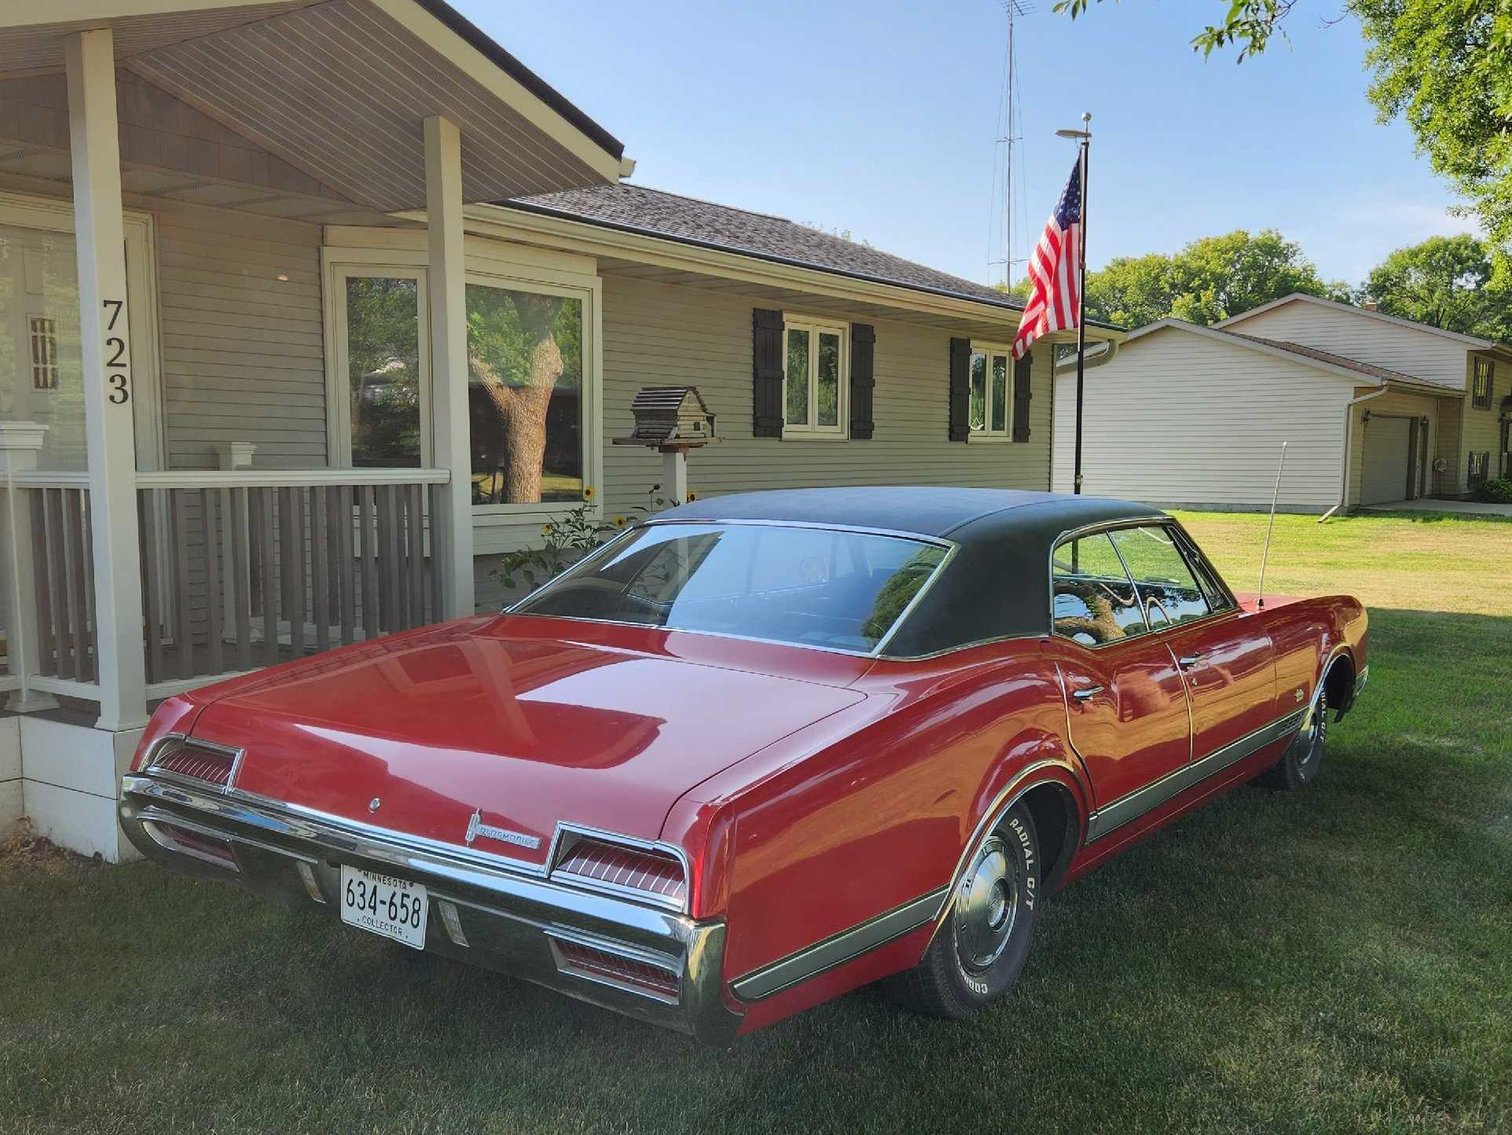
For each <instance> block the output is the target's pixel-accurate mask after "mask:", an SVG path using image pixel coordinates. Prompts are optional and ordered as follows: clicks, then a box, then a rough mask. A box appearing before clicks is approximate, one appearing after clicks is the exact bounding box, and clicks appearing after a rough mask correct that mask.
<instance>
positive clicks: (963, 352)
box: [950, 339, 971, 441]
mask: <svg viewBox="0 0 1512 1135" xmlns="http://www.w3.org/2000/svg"><path fill="white" fill-rule="evenodd" d="M970 436H971V340H970V339H952V340H951V341H950V440H951V441H965V440H966V439H967V438H969V437H970Z"/></svg>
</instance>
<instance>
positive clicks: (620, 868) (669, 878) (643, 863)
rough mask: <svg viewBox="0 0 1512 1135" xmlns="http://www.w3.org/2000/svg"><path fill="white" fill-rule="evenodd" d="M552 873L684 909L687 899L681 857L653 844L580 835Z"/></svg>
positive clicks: (684, 873)
mask: <svg viewBox="0 0 1512 1135" xmlns="http://www.w3.org/2000/svg"><path fill="white" fill-rule="evenodd" d="M552 874H553V875H567V876H570V877H571V878H572V879H575V880H579V881H582V882H586V883H590V884H594V885H598V886H602V887H605V888H608V889H613V890H617V891H619V890H623V891H630V892H634V893H636V894H638V895H643V896H645V897H647V898H650V899H653V900H655V901H657V902H661V903H665V904H667V905H668V906H675V907H677V908H678V909H679V910H681V909H682V908H683V907H684V906H685V905H686V903H687V900H688V876H687V872H686V871H685V870H684V869H683V864H682V860H680V859H679V858H678V857H677V856H675V855H673V854H672V853H670V852H667V851H661V850H658V849H656V848H651V847H636V846H631V845H628V844H619V843H610V842H607V841H605V840H601V839H595V838H592V837H588V836H577V837H575V838H574V839H573V840H572V842H571V843H570V844H568V845H567V846H566V849H565V850H564V851H562V852H561V853H560V855H559V858H558V859H557V862H556V866H555V867H554V868H553V870H552Z"/></svg>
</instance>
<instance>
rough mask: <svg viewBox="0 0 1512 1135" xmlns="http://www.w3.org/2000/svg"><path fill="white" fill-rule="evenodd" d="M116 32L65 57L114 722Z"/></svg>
mask: <svg viewBox="0 0 1512 1135" xmlns="http://www.w3.org/2000/svg"><path fill="white" fill-rule="evenodd" d="M113 39H114V37H113V34H112V32H111V30H110V29H109V28H98V29H93V30H90V31H83V32H75V33H74V34H73V35H70V36H69V37H68V50H67V58H66V65H67V71H68V129H69V144H70V148H71V149H72V151H73V198H74V241H75V244H76V245H77V249H78V260H79V323H80V326H79V337H80V341H81V345H82V352H81V353H82V355H83V363H84V434H85V438H86V440H87V442H88V451H89V510H90V533H91V539H92V543H93V545H94V547H93V560H94V588H95V621H96V631H95V634H96V649H97V650H98V652H99V658H98V663H99V680H100V719H99V721H98V722H97V725H98V727H99V728H101V729H109V730H113V731H120V730H124V729H132V728H136V727H138V726H141V725H144V724H145V723H146V721H147V674H146V662H145V659H144V657H143V652H142V579H141V567H140V564H139V552H138V548H137V496H136V432H135V428H134V426H133V423H132V405H131V400H132V397H133V396H134V394H135V390H134V388H133V385H132V375H131V344H130V339H129V335H128V330H127V328H128V326H129V320H128V318H127V311H126V230H125V225H124V224H123V222H122V218H121V154H120V143H119V139H118V137H117V130H118V126H117V120H116V87H115V48H114V42H113Z"/></svg>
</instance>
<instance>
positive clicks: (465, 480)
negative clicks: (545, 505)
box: [425, 115, 473, 619]
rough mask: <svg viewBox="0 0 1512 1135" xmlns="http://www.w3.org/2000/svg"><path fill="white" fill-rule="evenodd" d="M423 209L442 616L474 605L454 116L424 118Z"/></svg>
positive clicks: (458, 142) (459, 176) (457, 149)
mask: <svg viewBox="0 0 1512 1135" xmlns="http://www.w3.org/2000/svg"><path fill="white" fill-rule="evenodd" d="M425 216H426V221H427V223H428V226H429V230H430V232H429V236H430V271H429V274H428V278H427V284H426V286H427V288H428V289H429V292H430V332H431V335H430V350H431V391H432V395H431V403H432V406H433V413H432V415H431V420H432V422H433V423H434V426H435V453H436V464H437V466H439V467H440V468H443V469H448V470H450V471H451V483H450V484H449V485H447V486H446V492H445V493H444V494H443V497H444V500H445V505H444V507H443V508H442V510H441V515H440V516H438V517H435V518H434V519H433V521H432V534H433V536H436V537H439V538H438V539H436V540H435V549H436V551H435V553H434V554H435V556H436V566H437V567H438V569H439V570H441V571H442V581H443V582H442V606H443V607H444V608H445V614H446V617H447V618H452V619H455V618H460V617H462V616H464V615H471V614H472V613H473V524H472V445H471V436H470V435H471V426H470V422H469V416H468V409H467V300H466V287H467V269H466V266H465V265H464V263H463V260H464V255H465V254H464V252H463V247H462V138H461V135H460V134H459V133H458V131H457V126H456V123H454V122H452V121H451V120H450V119H446V118H442V117H440V116H439V115H437V116H432V117H430V118H427V119H426V120H425Z"/></svg>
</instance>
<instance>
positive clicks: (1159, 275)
mask: <svg viewBox="0 0 1512 1135" xmlns="http://www.w3.org/2000/svg"><path fill="white" fill-rule="evenodd" d="M1293 292H1306V293H1307V294H1309V295H1315V296H1327V297H1329V298H1331V299H1348V298H1349V290H1348V288H1347V287H1345V285H1343V284H1329V283H1325V282H1324V280H1323V279H1322V277H1320V276H1319V275H1318V270H1317V268H1316V267H1314V266H1313V263H1312V261H1310V260H1308V259H1307V257H1305V256H1303V255H1302V249H1301V247H1300V246H1299V245H1297V244H1296V243H1295V242H1293V241H1289V240H1287V239H1286V238H1285V237H1283V236H1282V235H1281V234H1280V233H1279V232H1277V231H1276V230H1274V229H1264V230H1262V231H1261V232H1259V233H1255V234H1251V233H1248V232H1246V231H1245V230H1243V229H1236V230H1234V231H1233V232H1231V233H1226V234H1224V235H1223V236H1210V237H1203V238H1202V239H1200V240H1194V241H1193V242H1192V243H1191V244H1189V245H1187V246H1186V247H1185V248H1183V249H1182V250H1181V251H1180V252H1177V253H1174V254H1172V255H1169V256H1167V255H1164V254H1161V253H1151V254H1150V255H1148V256H1132V257H1119V258H1117V259H1115V260H1112V261H1110V262H1109V263H1108V265H1107V267H1105V268H1103V269H1102V270H1100V271H1097V272H1088V273H1087V314H1088V316H1089V317H1091V318H1093V319H1102V320H1106V321H1108V322H1110V323H1117V324H1120V325H1122V326H1125V327H1141V326H1143V325H1144V324H1146V323H1153V322H1155V321H1156V320H1157V319H1165V318H1166V317H1168V316H1174V317H1175V318H1177V319H1184V320H1186V321H1188V322H1189V323H1199V324H1202V325H1203V326H1206V325H1208V324H1211V323H1217V322H1218V321H1219V320H1222V319H1227V318H1228V317H1229V316H1231V315H1237V314H1238V313H1239V312H1241V311H1248V310H1249V309H1250V308H1252V307H1258V306H1259V305H1260V304H1263V303H1268V302H1270V301H1271V300H1273V299H1279V298H1280V297H1282V296H1285V295H1290V294H1291V293H1293Z"/></svg>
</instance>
